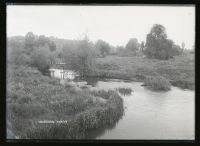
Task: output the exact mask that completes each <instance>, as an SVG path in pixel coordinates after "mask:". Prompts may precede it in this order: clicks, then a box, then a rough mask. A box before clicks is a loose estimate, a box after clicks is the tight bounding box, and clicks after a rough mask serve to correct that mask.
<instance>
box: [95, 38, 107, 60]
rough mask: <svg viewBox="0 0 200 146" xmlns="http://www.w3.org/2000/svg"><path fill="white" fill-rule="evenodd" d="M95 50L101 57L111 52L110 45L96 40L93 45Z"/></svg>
mask: <svg viewBox="0 0 200 146" xmlns="http://www.w3.org/2000/svg"><path fill="white" fill-rule="evenodd" d="M95 48H96V49H97V50H98V51H99V53H100V55H101V56H102V57H105V56H106V55H108V54H109V53H110V51H111V47H110V45H109V44H108V43H107V42H105V41H103V40H98V41H97V42H96V44H95Z"/></svg>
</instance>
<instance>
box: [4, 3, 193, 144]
mask: <svg viewBox="0 0 200 146" xmlns="http://www.w3.org/2000/svg"><path fill="white" fill-rule="evenodd" d="M6 139H8V140H23V139H28V140H32V139H33V140H36V139H39V140H195V5H172V4H171V5H170V4H169V5H156V4H154V5H153V4H151V5H148V4H145V5H142V4H141V5H134V4H132V5H114V4H113V5H98V4H96V5H95V4H93V5H72V4H71V5H69V4H68V5H66V4H65V5H64V4H63V5H61V4H60V5H56V4H51V5H47V4H45V5H44V4H43V5H39V4H37V5H36V4H17V5H15V4H7V5H6Z"/></svg>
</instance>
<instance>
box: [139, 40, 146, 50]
mask: <svg viewBox="0 0 200 146" xmlns="http://www.w3.org/2000/svg"><path fill="white" fill-rule="evenodd" d="M144 47H145V45H144V42H143V41H142V42H141V45H140V50H141V52H143V51H144Z"/></svg>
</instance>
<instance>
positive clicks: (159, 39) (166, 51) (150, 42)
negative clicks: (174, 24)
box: [144, 24, 178, 60]
mask: <svg viewBox="0 0 200 146" xmlns="http://www.w3.org/2000/svg"><path fill="white" fill-rule="evenodd" d="M176 49H177V46H175V44H174V42H173V41H172V40H169V39H167V34H166V32H165V27H164V26H162V25H160V24H155V25H153V27H152V29H151V31H150V33H149V34H147V38H146V44H145V50H144V53H145V55H146V56H147V57H149V58H157V59H165V60H167V59H169V58H172V57H173V56H175V55H177V54H178V53H177V52H178V51H176Z"/></svg>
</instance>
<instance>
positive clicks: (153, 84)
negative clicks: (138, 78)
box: [143, 76, 171, 91]
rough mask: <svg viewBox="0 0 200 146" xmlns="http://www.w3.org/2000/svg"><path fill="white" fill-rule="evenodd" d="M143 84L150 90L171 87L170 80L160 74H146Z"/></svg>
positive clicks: (166, 89) (168, 88) (163, 89)
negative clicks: (154, 75)
mask: <svg viewBox="0 0 200 146" xmlns="http://www.w3.org/2000/svg"><path fill="white" fill-rule="evenodd" d="M143 85H144V86H146V87H147V88H149V89H151V90H157V91H168V90H170V89H171V84H170V82H169V81H168V80H167V79H166V78H164V77H162V76H156V77H153V76H148V77H146V79H145V81H144V84H143Z"/></svg>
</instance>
